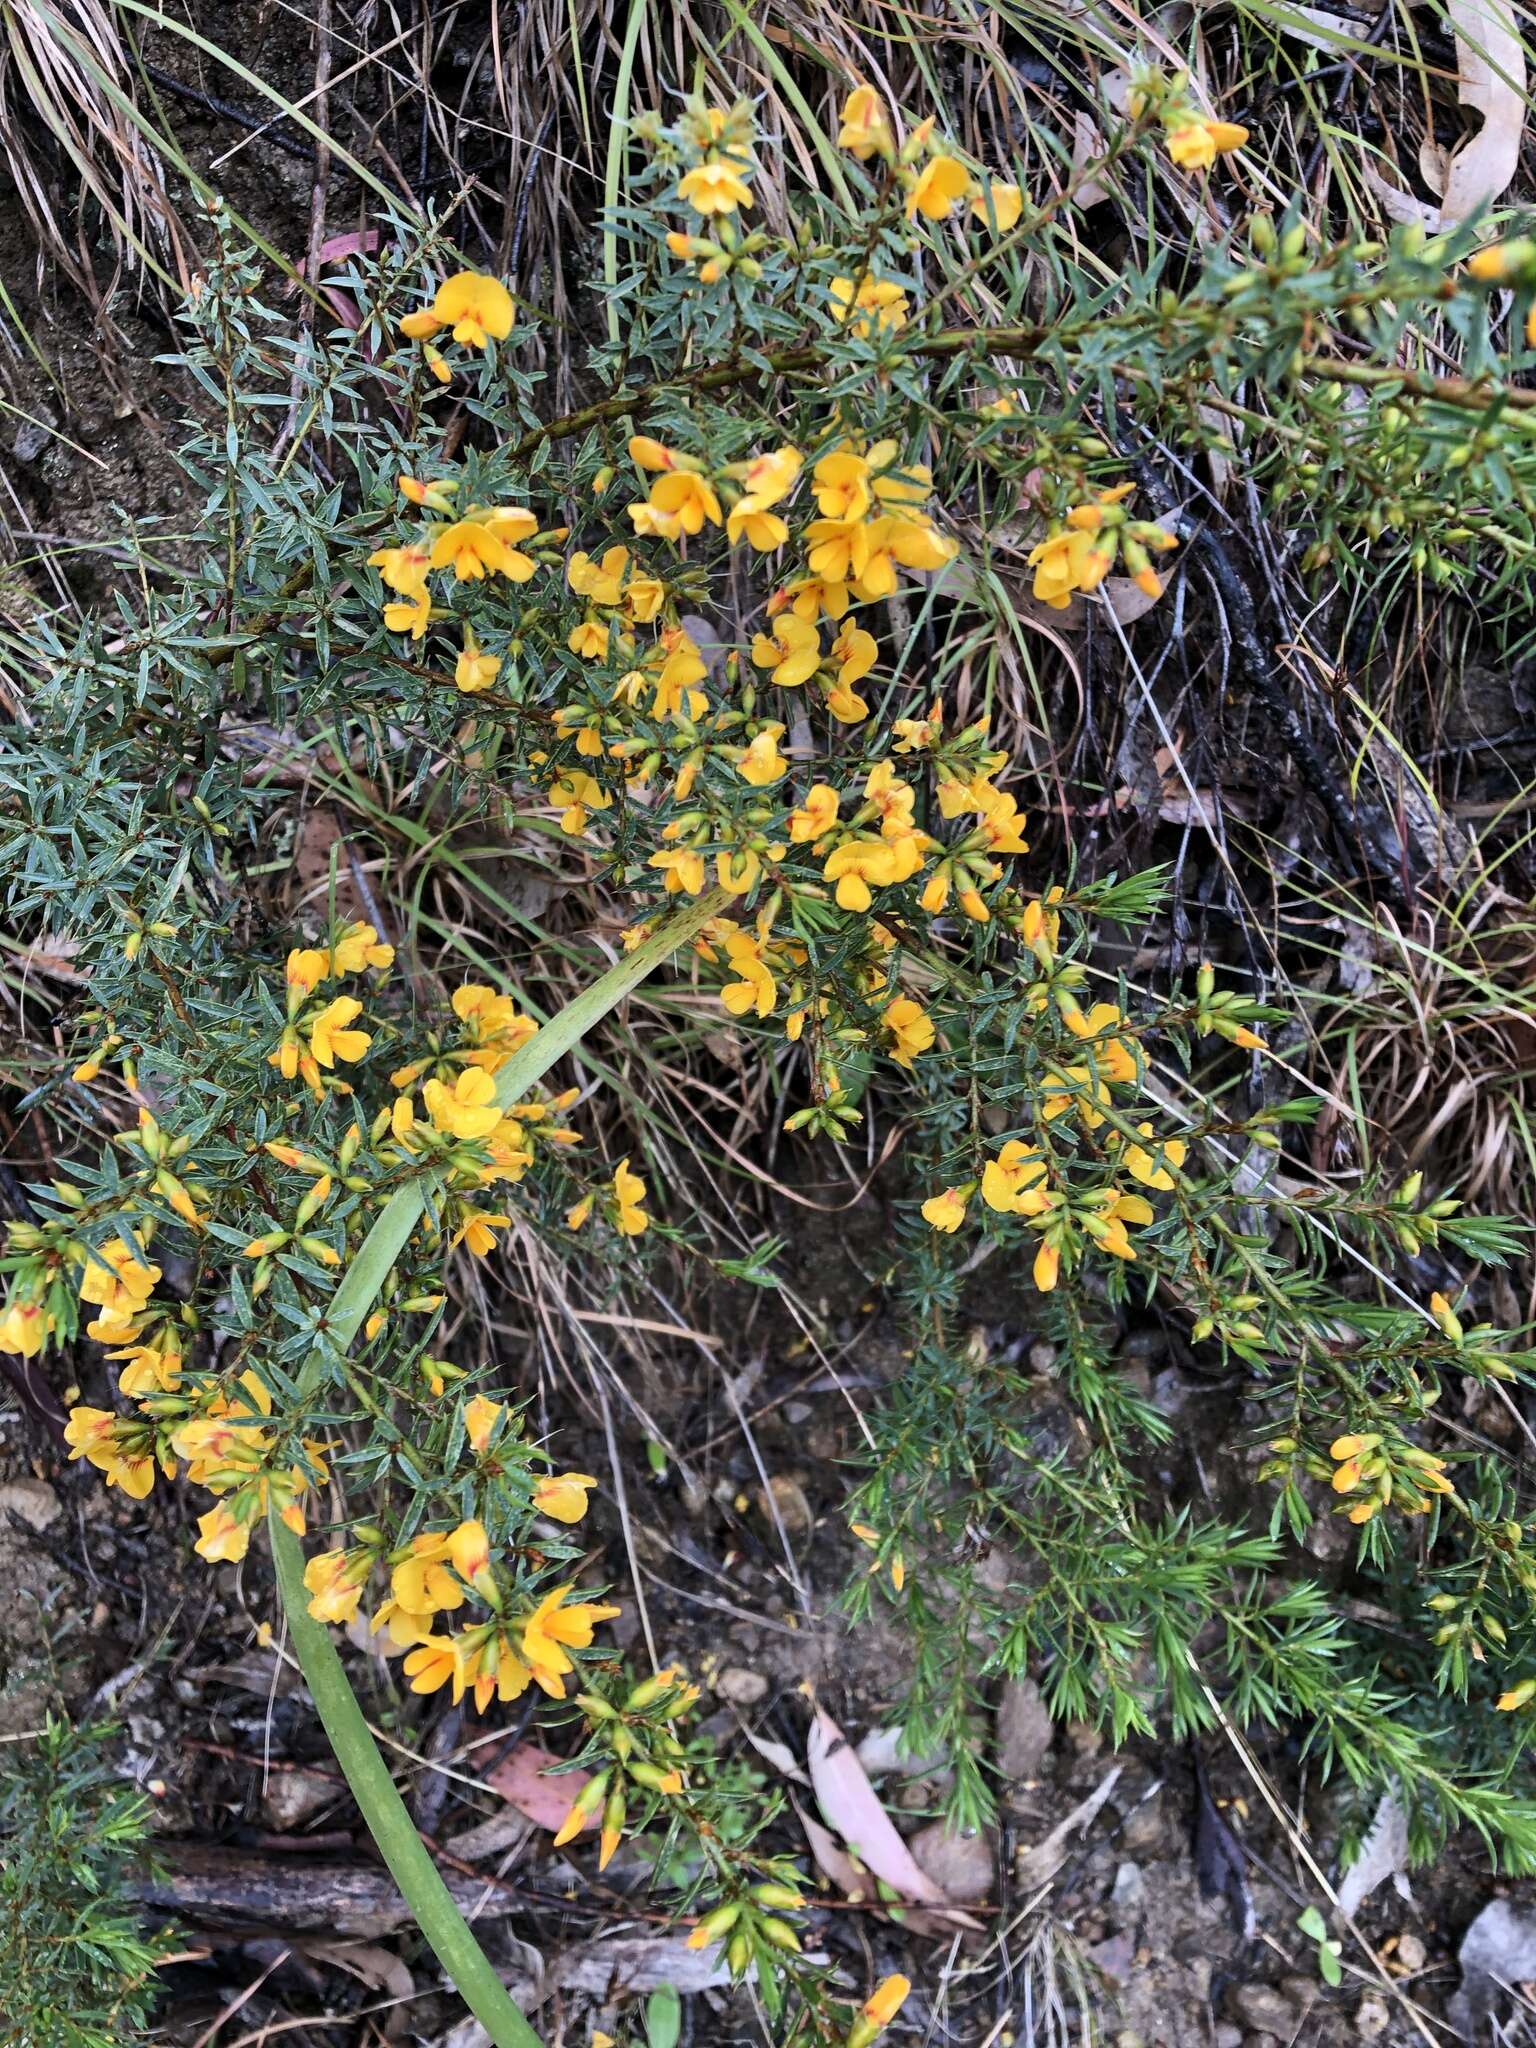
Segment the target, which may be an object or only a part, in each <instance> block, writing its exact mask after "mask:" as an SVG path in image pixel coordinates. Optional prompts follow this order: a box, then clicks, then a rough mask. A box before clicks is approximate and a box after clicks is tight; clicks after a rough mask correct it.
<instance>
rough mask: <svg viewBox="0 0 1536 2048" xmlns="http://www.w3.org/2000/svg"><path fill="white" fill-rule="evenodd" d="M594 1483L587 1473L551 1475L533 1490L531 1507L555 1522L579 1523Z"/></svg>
mask: <svg viewBox="0 0 1536 2048" xmlns="http://www.w3.org/2000/svg"><path fill="white" fill-rule="evenodd" d="M596 1484H597V1481H596V1480H595V1479H594V1478H593V1477H592V1475H591V1474H590V1473H588V1472H550V1473H546V1474H545V1476H544V1477H543V1478H542V1479H540V1480H538V1481H537V1482H536V1484H535V1486H534V1489H533V1505H534V1508H535V1510H536V1511H537V1512H538V1513H539V1514H541V1515H548V1516H549V1517H550V1519H551V1520H552V1521H555V1522H567V1523H570V1522H579V1521H580V1520H581V1518H582V1516H583V1515H584V1514H585V1513H586V1512H587V1495H588V1493H589V1492H590V1491H591V1489H592V1488H593V1487H594V1486H596Z"/></svg>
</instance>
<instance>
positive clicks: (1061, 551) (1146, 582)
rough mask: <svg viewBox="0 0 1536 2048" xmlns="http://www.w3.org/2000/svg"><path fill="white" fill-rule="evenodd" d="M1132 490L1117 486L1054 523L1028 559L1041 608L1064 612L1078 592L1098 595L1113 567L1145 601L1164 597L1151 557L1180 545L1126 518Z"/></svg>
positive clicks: (1151, 527) (1158, 528) (1146, 524)
mask: <svg viewBox="0 0 1536 2048" xmlns="http://www.w3.org/2000/svg"><path fill="white" fill-rule="evenodd" d="M1133 489H1134V486H1133V485H1131V484H1116V485H1114V486H1113V487H1112V488H1111V489H1109V490H1105V491H1100V492H1099V494H1098V495H1097V497H1095V498H1094V499H1092V500H1091V501H1090V502H1088V503H1086V504H1081V505H1074V506H1073V507H1072V508H1071V510H1070V511H1069V512H1067V513H1066V514H1065V516H1064V517H1063V518H1061V519H1059V520H1053V521H1052V523H1051V526H1050V529H1049V531H1048V532H1047V533H1046V536H1045V538H1044V539H1043V540H1042V541H1040V542H1039V543H1038V545H1037V546H1036V547H1035V548H1034V549H1033V550H1032V551H1031V554H1030V557H1029V566H1030V567H1031V568H1032V569H1033V570H1034V572H1035V586H1034V594H1035V596H1036V597H1037V598H1038V599H1039V600H1040V602H1041V603H1042V604H1048V605H1050V607H1051V608H1052V610H1053V611H1065V610H1066V608H1067V606H1068V605H1069V604H1070V603H1071V602H1072V599H1073V596H1074V595H1075V594H1076V593H1077V592H1078V591H1085V592H1086V591H1090V590H1097V589H1098V587H1099V585H1100V584H1101V583H1102V582H1103V581H1104V578H1105V577H1106V576H1108V575H1109V574H1110V572H1111V571H1112V570H1113V568H1114V567H1115V564H1116V562H1117V561H1118V562H1120V564H1121V566H1122V569H1123V572H1124V574H1125V575H1127V576H1129V577H1130V578H1131V580H1132V581H1133V582H1134V583H1135V584H1136V586H1137V588H1138V589H1139V590H1143V591H1145V592H1146V594H1147V596H1148V597H1161V596H1162V594H1163V585H1162V579H1161V578H1160V577H1159V576H1158V574H1157V571H1156V570H1155V569H1154V568H1153V567H1152V556H1153V555H1154V554H1163V553H1166V551H1167V550H1168V549H1169V548H1175V547H1177V546H1178V541H1177V540H1176V539H1175V537H1174V536H1173V535H1172V534H1171V533H1169V532H1167V531H1166V530H1165V529H1164V528H1163V527H1161V526H1158V525H1156V524H1155V523H1154V522H1153V521H1151V520H1149V519H1131V518H1130V517H1128V515H1127V513H1126V509H1125V503H1124V501H1125V499H1126V498H1128V497H1129V496H1130V494H1131V491H1132V490H1133Z"/></svg>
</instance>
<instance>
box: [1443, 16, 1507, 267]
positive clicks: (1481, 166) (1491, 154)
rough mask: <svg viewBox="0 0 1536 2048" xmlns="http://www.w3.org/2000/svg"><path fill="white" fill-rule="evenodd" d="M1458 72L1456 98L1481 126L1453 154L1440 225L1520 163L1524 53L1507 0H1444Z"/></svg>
mask: <svg viewBox="0 0 1536 2048" xmlns="http://www.w3.org/2000/svg"><path fill="white" fill-rule="evenodd" d="M1446 12H1447V13H1448V14H1449V16H1450V20H1451V27H1452V29H1453V30H1454V31H1455V35H1456V62H1457V67H1458V69H1459V71H1460V74H1461V78H1460V85H1459V88H1458V92H1457V97H1458V98H1459V100H1460V101H1461V104H1462V105H1463V106H1464V107H1470V108H1472V109H1473V111H1474V112H1476V113H1479V114H1481V115H1482V117H1483V125H1482V127H1481V128H1480V129H1479V130H1478V131H1477V133H1476V134H1475V135H1474V136H1473V137H1472V139H1471V140H1470V141H1469V142H1466V143H1464V144H1463V145H1462V147H1461V148H1460V149H1459V150H1457V152H1456V154H1455V155H1454V156H1453V157H1452V158H1451V165H1450V173H1449V175H1448V177H1447V179H1446V183H1445V196H1444V198H1443V200H1442V202H1441V208H1440V224H1441V226H1442V227H1454V226H1455V225H1456V224H1457V222H1458V221H1463V220H1465V219H1466V217H1467V215H1468V214H1469V213H1475V212H1476V210H1477V208H1478V207H1480V206H1486V205H1487V204H1488V202H1489V201H1490V200H1492V199H1497V198H1498V196H1499V194H1500V193H1501V192H1503V191H1504V190H1505V189H1506V188H1507V187H1508V185H1509V183H1510V181H1511V179H1512V178H1513V177H1514V175H1515V172H1516V170H1517V169H1518V168H1519V164H1520V144H1521V141H1522V140H1523V138H1524V135H1525V52H1524V50H1523V49H1522V47H1521V44H1520V37H1519V35H1518V33H1517V32H1516V29H1515V18H1514V14H1513V11H1512V10H1511V8H1510V6H1509V0H1447V7H1446Z"/></svg>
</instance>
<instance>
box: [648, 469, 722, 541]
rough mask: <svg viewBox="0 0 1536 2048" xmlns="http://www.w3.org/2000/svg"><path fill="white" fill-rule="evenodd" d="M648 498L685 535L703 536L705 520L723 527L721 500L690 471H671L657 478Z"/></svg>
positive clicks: (713, 490)
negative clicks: (721, 522) (675, 522)
mask: <svg viewBox="0 0 1536 2048" xmlns="http://www.w3.org/2000/svg"><path fill="white" fill-rule="evenodd" d="M649 498H650V503H651V504H652V506H654V507H655V509H656V510H657V511H658V512H664V513H665V514H666V515H667V516H668V518H670V519H675V520H676V521H677V524H678V526H679V527H680V528H681V529H682V531H683V532H684V533H700V532H702V531H703V528H704V522H705V521H706V520H708V522H709V523H710V525H711V526H718V525H719V524H720V521H721V511H720V500H719V498H718V497H717V496H716V494H715V487H714V485H713V484H712V483H711V482H710V481H709V479H708V477H704V476H699V475H698V474H697V473H696V472H695V471H693V470H691V469H674V470H669V471H668V472H667V473H666V475H665V476H659V477H657V479H656V481H655V483H653V484H652V485H651V488H650V492H649Z"/></svg>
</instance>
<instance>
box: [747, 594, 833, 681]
mask: <svg viewBox="0 0 1536 2048" xmlns="http://www.w3.org/2000/svg"><path fill="white" fill-rule="evenodd" d="M752 660H753V662H754V663H755V664H756V666H757V667H758V668H766V669H770V670H772V677H771V680H772V681H773V682H775V683H777V684H778V686H779V688H780V689H781V690H794V689H798V688H799V687H800V685H801V684H802V683H803V682H805V681H806V679H807V678H808V677H810V676H813V675H814V674H815V673H816V671H817V669H818V668H819V667H820V666H821V637H820V635H819V634H818V633H817V631H816V628H815V627H814V626H813V625H808V624H807V623H806V621H805V620H804V619H801V618H797V617H796V616H795V614H794V613H793V612H788V613H785V614H784V615H782V616H781V617H779V618H777V619H775V620H774V622H773V630H772V632H771V633H759V634H757V635H756V636H755V637H754V639H753V642H752Z"/></svg>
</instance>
